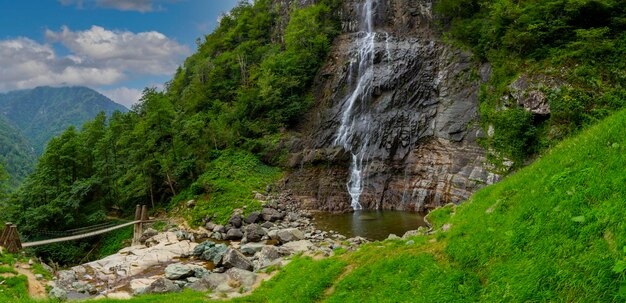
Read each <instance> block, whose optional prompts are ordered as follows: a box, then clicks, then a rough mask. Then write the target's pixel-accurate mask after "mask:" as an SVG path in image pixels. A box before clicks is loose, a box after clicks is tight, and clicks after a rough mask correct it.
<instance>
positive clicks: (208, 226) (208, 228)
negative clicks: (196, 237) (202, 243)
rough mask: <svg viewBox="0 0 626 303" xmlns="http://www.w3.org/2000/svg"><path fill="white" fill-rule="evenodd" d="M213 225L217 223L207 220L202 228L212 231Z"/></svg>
mask: <svg viewBox="0 0 626 303" xmlns="http://www.w3.org/2000/svg"><path fill="white" fill-rule="evenodd" d="M215 226H217V225H216V224H215V223H213V222H207V223H206V224H204V228H206V230H208V231H213V229H214V228H215Z"/></svg>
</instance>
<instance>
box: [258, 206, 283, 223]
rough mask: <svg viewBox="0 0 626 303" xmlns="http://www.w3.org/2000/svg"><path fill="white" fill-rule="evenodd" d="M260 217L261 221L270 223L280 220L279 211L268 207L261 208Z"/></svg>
mask: <svg viewBox="0 0 626 303" xmlns="http://www.w3.org/2000/svg"><path fill="white" fill-rule="evenodd" d="M261 217H262V218H263V220H265V221H270V222H274V221H277V220H280V219H282V216H281V213H280V212H279V211H277V210H275V209H273V208H269V207H267V208H263V210H262V211H261Z"/></svg>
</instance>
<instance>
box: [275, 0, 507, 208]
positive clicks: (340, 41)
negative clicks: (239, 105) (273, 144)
mask: <svg viewBox="0 0 626 303" xmlns="http://www.w3.org/2000/svg"><path fill="white" fill-rule="evenodd" d="M361 2H362V1H357V0H354V1H345V2H344V6H343V9H342V10H341V12H340V13H339V14H340V16H341V21H342V29H343V31H344V33H343V34H342V35H340V36H339V37H338V38H337V39H336V40H335V43H334V45H333V48H332V50H331V54H330V56H329V59H328V62H327V64H326V65H325V66H324V67H323V68H322V70H321V71H320V74H319V76H318V78H317V81H316V84H315V88H314V92H315V95H316V100H317V103H316V105H315V109H314V110H313V111H312V112H311V114H310V115H309V116H308V117H307V118H308V119H307V120H306V121H305V122H303V123H302V125H301V130H302V136H301V137H299V138H298V139H296V140H294V141H293V143H292V146H291V149H290V155H289V159H288V163H289V165H290V166H291V167H292V172H291V174H290V175H289V176H288V178H287V179H286V187H287V188H288V189H291V190H292V191H293V192H294V193H295V194H296V195H298V196H300V199H301V200H302V201H303V206H304V207H308V208H315V209H322V210H328V211H347V210H350V209H351V207H350V200H351V197H350V195H349V194H348V192H347V188H346V182H347V181H348V179H349V178H350V171H349V170H350V161H351V158H352V156H351V155H352V154H356V153H358V152H359V151H363V150H364V151H365V152H364V154H365V157H364V162H365V163H366V164H365V165H364V166H363V169H362V171H361V175H362V177H363V184H364V185H363V191H362V193H361V197H360V203H361V205H362V206H363V207H364V208H384V209H403V210H424V209H427V208H431V207H437V206H441V205H445V204H447V203H450V202H454V203H458V202H460V201H462V200H464V199H466V198H468V197H469V196H470V195H471V193H473V192H474V191H475V190H477V189H479V188H480V187H482V186H484V185H486V184H491V183H493V182H495V181H497V180H498V176H496V175H494V174H492V173H490V172H489V171H488V166H487V164H486V159H485V157H484V154H485V152H484V150H483V149H481V148H480V147H479V146H478V145H477V144H476V138H477V137H480V136H481V135H482V132H481V130H480V128H479V126H478V123H477V122H478V118H479V117H478V99H477V94H478V90H479V87H480V84H481V83H482V82H483V81H486V80H487V79H488V77H489V75H490V69H489V67H488V66H481V65H479V64H477V63H475V61H474V60H472V59H471V54H468V53H464V52H462V51H460V50H457V49H454V48H453V47H451V46H449V45H446V44H444V43H443V42H441V40H440V38H438V37H437V34H436V33H435V31H434V29H433V28H434V22H435V21H434V20H433V14H432V2H431V1H428V0H422V1H411V0H374V2H373V6H372V11H373V12H374V14H373V17H372V20H373V23H374V30H373V31H374V32H375V36H374V43H373V45H374V51H373V56H372V57H373V58H372V61H373V65H372V66H373V67H372V70H373V76H372V78H371V80H370V83H371V85H369V86H368V87H367V88H366V89H365V90H364V93H363V95H362V96H359V98H358V99H357V100H356V102H355V103H354V107H353V108H352V113H351V116H350V119H349V121H350V128H351V131H350V134H349V136H348V137H347V141H348V142H349V146H351V147H350V148H345V147H342V146H338V144H337V142H335V141H336V139H337V136H338V130H339V128H340V126H341V124H342V115H343V114H344V112H345V111H346V109H347V108H348V97H349V96H350V95H351V93H352V91H354V89H355V86H356V85H357V84H356V82H357V80H358V79H356V78H355V75H356V74H358V71H355V66H358V64H351V62H353V63H354V61H355V60H358V54H359V53H360V50H361V48H362V47H363V45H362V44H360V43H358V42H359V41H360V39H362V37H363V35H364V33H363V32H362V31H360V30H359V29H360V28H362V26H361V24H360V22H362V21H361V18H360V17H359V16H360V14H361V11H359V9H358V8H357V6H358V5H357V4H358V3H361Z"/></svg>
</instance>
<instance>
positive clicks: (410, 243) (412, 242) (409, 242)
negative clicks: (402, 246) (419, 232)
mask: <svg viewBox="0 0 626 303" xmlns="http://www.w3.org/2000/svg"><path fill="white" fill-rule="evenodd" d="M413 244H415V241H413V240H409V241H406V245H413Z"/></svg>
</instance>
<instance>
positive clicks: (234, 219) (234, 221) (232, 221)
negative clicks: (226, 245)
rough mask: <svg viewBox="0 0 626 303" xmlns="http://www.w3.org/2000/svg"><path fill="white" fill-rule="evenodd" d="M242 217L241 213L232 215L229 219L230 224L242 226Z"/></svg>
mask: <svg viewBox="0 0 626 303" xmlns="http://www.w3.org/2000/svg"><path fill="white" fill-rule="evenodd" d="M242 221H243V220H242V219H241V216H240V215H233V216H232V217H230V219H229V220H228V224H230V225H232V226H233V227H235V228H240V227H241V223H242Z"/></svg>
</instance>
